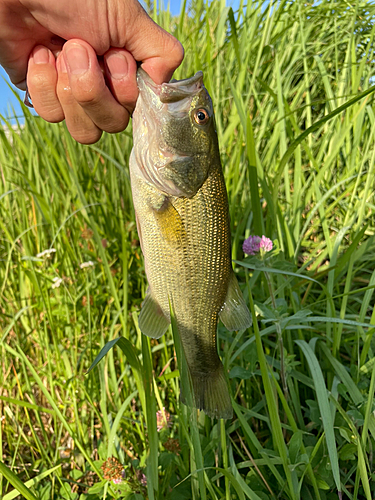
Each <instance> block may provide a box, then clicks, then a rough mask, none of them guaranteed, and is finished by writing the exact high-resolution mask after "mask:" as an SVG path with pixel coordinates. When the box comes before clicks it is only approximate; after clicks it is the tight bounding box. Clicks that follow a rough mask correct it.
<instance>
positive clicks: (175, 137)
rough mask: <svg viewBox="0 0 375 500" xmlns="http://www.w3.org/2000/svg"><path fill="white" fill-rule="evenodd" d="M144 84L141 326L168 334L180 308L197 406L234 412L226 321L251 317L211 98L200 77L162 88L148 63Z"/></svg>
mask: <svg viewBox="0 0 375 500" xmlns="http://www.w3.org/2000/svg"><path fill="white" fill-rule="evenodd" d="M137 81H138V87H139V91H140V95H139V98H138V101H137V106H136V109H135V111H134V114H133V138H134V147H133V151H132V155H131V159H130V176H131V183H132V192H133V201H134V208H135V213H136V218H137V228H138V232H139V238H140V242H141V247H142V252H143V255H144V259H145V269H146V274H147V279H148V283H149V289H148V292H147V295H146V297H145V301H144V303H143V305H142V310H141V313H140V316H139V326H140V329H141V331H142V332H143V333H144V334H145V335H148V336H150V337H154V338H159V337H161V335H163V334H164V333H165V331H166V329H167V327H168V324H169V323H170V307H172V309H173V314H174V316H175V319H176V324H177V329H178V332H179V335H180V337H181V343H182V346H183V350H184V353H185V357H186V361H187V366H188V368H189V371H190V375H191V380H192V388H193V394H194V400H195V401H194V403H195V406H196V407H197V408H199V409H202V410H204V411H205V412H206V414H207V415H209V416H211V417H217V418H230V417H231V416H232V414H233V410H232V405H231V400H230V395H229V391H228V382H227V379H226V375H225V372H224V367H223V365H222V363H221V360H220V358H219V355H218V352H217V340H216V339H217V323H218V318H219V316H220V318H221V320H222V321H223V323H224V325H225V326H226V327H227V328H228V329H230V330H234V329H240V328H247V327H248V326H250V324H251V316H250V313H249V310H248V308H247V306H246V304H245V302H244V300H243V297H242V294H241V291H240V289H239V286H238V283H237V279H236V278H235V276H234V273H233V270H232V265H231V255H230V254H231V237H230V227H229V211H228V201H227V193H226V188H225V182H224V177H223V173H222V168H221V163H220V154H219V148H218V142H217V137H216V130H215V121H214V115H213V109H212V103H211V100H210V97H209V95H208V92H207V90H206V89H205V88H204V86H203V81H202V77H201V74H197V75H195V76H194V77H192V78H191V79H188V80H182V81H180V82H171V83H169V84H163V85H156V84H155V83H154V82H153V81H152V80H151V79H150V77H149V76H148V75H147V74H146V73H145V72H144V71H143V70H141V69H140V70H138V78H137ZM203 118H204V119H203ZM199 120H201V121H202V122H204V123H202V124H201V123H199ZM200 125H201V126H200ZM182 400H183V401H184V400H185V398H184V395H183V394H182Z"/></svg>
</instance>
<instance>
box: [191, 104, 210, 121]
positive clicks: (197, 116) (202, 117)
mask: <svg viewBox="0 0 375 500" xmlns="http://www.w3.org/2000/svg"><path fill="white" fill-rule="evenodd" d="M209 119H210V115H209V114H208V111H207V110H206V109H204V108H199V109H197V110H196V111H195V112H194V120H195V121H196V122H197V123H198V125H205V124H206V123H207V122H208V120H209Z"/></svg>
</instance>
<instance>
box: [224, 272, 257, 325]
mask: <svg viewBox="0 0 375 500" xmlns="http://www.w3.org/2000/svg"><path fill="white" fill-rule="evenodd" d="M219 317H220V319H221V321H222V322H223V323H224V325H225V327H226V328H228V330H230V331H232V330H244V329H245V328H249V326H251V324H252V318H251V314H250V311H249V309H248V307H247V305H246V304H245V301H244V298H243V296H242V292H241V290H240V287H239V285H238V281H237V278H236V276H235V275H234V273H232V275H231V277H230V279H229V286H228V291H227V296H226V298H225V302H224V306H223V308H222V310H221V311H220V314H219Z"/></svg>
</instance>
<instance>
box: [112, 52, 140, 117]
mask: <svg viewBox="0 0 375 500" xmlns="http://www.w3.org/2000/svg"><path fill="white" fill-rule="evenodd" d="M104 63H105V75H106V79H107V82H108V84H109V85H110V89H111V92H112V94H113V95H114V97H115V98H116V100H117V101H118V102H119V103H120V104H121V105H122V106H124V107H125V108H126V109H127V111H128V112H129V113H130V114H131V113H132V112H133V110H134V108H135V103H136V100H137V97H138V88H137V77H136V73H137V63H136V62H135V60H134V58H133V56H132V55H131V54H130V53H129V52H128V51H127V50H124V49H110V50H109V51H108V52H107V53H106V54H104Z"/></svg>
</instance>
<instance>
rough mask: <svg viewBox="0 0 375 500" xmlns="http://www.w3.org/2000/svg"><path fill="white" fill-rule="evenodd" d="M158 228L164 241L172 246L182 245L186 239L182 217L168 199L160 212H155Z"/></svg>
mask: <svg viewBox="0 0 375 500" xmlns="http://www.w3.org/2000/svg"><path fill="white" fill-rule="evenodd" d="M154 214H155V218H156V221H157V224H158V227H159V229H160V231H161V234H162V236H163V239H164V241H166V242H168V243H169V244H170V245H182V241H183V239H184V238H185V237H186V234H185V228H184V224H183V222H182V219H181V216H180V214H179V213H178V211H177V210H176V208H175V207H174V206H173V205H172V203H171V202H170V200H169V199H168V198H166V199H165V202H164V204H163V206H162V207H160V209H159V210H157V211H156V210H155V212H154Z"/></svg>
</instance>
